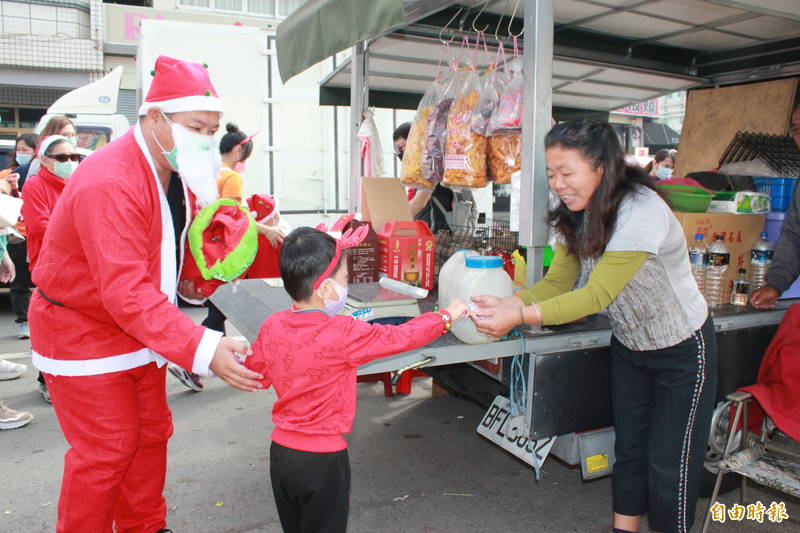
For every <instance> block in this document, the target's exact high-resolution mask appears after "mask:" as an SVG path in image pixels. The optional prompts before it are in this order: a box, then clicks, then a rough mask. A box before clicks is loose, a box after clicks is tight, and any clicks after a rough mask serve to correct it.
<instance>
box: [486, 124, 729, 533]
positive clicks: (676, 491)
mask: <svg viewBox="0 0 800 533" xmlns="http://www.w3.org/2000/svg"><path fill="white" fill-rule="evenodd" d="M545 156H546V162H547V175H548V180H549V184H550V189H551V190H552V191H553V193H555V194H556V195H557V196H558V198H559V199H560V201H559V203H558V206H557V207H555V208H554V209H552V210H551V211H550V213H549V216H548V221H549V223H550V226H551V227H552V228H553V230H554V231H555V234H556V252H555V256H554V258H553V262H552V265H551V267H550V269H549V270H548V272H547V275H546V276H545V277H544V278H543V279H542V280H541V281H540V282H538V283H537V284H535V285H534V286H533V287H531V288H529V289H526V290H522V291H520V292H518V293H517V294H516V295H515V296H512V297H510V298H505V299H502V300H501V299H499V298H495V297H492V296H481V297H477V298H474V301H475V303H476V304H477V305H478V306H479V310H478V311H476V312H475V315H476V318H474V319H473V320H474V321H475V325H476V327H477V329H478V331H480V332H482V333H485V334H487V335H490V336H493V337H502V336H503V335H505V334H506V333H508V331H510V330H511V329H512V328H513V327H515V326H519V325H527V324H541V325H556V324H565V323H568V322H572V321H574V320H576V319H579V318H582V317H585V316H587V315H591V314H594V313H598V312H600V311H602V310H603V309H607V312H608V317H609V322H610V326H611V333H612V337H611V345H610V353H611V396H612V403H613V414H614V424H615V430H616V443H615V447H614V451H615V455H616V463H615V464H614V472H613V477H612V493H613V512H614V516H613V521H614V525H613V528H614V529H613V531H614V532H615V533H625V532H635V531H639V525H640V521H641V517H642V516H643V515H646V514H648V515H649V521H650V528H651V530H652V531H657V532H662V533H666V532H669V533H676V532H687V531H689V530H690V529H691V527H692V524H693V522H694V514H695V507H696V504H697V495H698V490H699V483H700V480H701V477H702V472H703V468H704V467H703V458H704V456H705V450H706V445H707V443H708V435H709V430H710V424H711V413H712V410H713V408H714V398H715V394H716V380H717V378H716V368H717V366H716V338H715V336H714V325H713V322H712V320H711V316H710V314H709V312H708V307H707V305H706V303H705V300H704V299H703V296H702V294H700V291H699V290H698V288H697V284H696V283H693V282H692V281H693V278H692V273H691V268H690V266H689V257H688V255H687V254H686V239H685V237H684V234H683V229H682V228H681V226H680V224H679V223H678V221H677V219H676V218H675V215H674V214H673V213H672V211H671V210H670V208H669V206H668V205H667V204H666V203H665V202H664V200H663V199H661V197H660V196H659V195H658V193H657V192H656V191H655V185H654V184H653V182H652V180H651V179H650V178H649V177H648V176H647V174H645V173H643V172H642V171H641V170H640V169H639V168H638V167H631V166H627V165H626V164H625V153H624V152H623V150H622V148H621V146H620V144H619V139H618V137H617V135H616V134H615V133H614V129H613V128H612V127H611V126H610V125H609V124H608V123H605V122H597V121H590V120H583V119H581V120H575V121H570V122H564V123H562V124H559V125H557V126H555V127H554V128H553V129H552V130H550V132H549V133H548V134H547V136H546V138H545ZM576 282H577V284H578V286H579V288H577V289H573V287H575V285H576Z"/></svg>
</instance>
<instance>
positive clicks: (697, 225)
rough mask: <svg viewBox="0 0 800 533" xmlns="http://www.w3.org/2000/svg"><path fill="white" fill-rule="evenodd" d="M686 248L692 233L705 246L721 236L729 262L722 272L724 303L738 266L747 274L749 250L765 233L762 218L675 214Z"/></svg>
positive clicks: (758, 216) (728, 297)
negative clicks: (699, 234)
mask: <svg viewBox="0 0 800 533" xmlns="http://www.w3.org/2000/svg"><path fill="white" fill-rule="evenodd" d="M675 216H676V217H677V219H678V222H679V223H680V225H681V227H683V233H684V235H685V236H686V242H687V244H690V243H691V242H692V241H694V235H695V233H702V234H703V237H704V240H705V243H706V246H709V245H711V243H712V242H714V237H715V236H717V235H723V236H724V237H725V246H727V247H728V251H729V252H730V254H731V262H730V264H729V265H728V270H727V271H726V272H725V278H726V279H727V280H728V282H729V283H728V285H727V289H726V293H725V295H724V297H725V301H726V302H727V301H728V300H729V299H730V282H732V281H733V279H734V278H735V277H736V276H737V274H738V273H737V271H738V270H739V268H740V265H741V266H742V267H743V268H746V269H747V272H748V276H749V274H750V250H751V249H752V248H753V245H754V244H755V243H756V242H757V241H758V238H759V235H760V234H761V232H762V231H764V215H742V214H739V215H733V214H728V213H684V212H680V211H675Z"/></svg>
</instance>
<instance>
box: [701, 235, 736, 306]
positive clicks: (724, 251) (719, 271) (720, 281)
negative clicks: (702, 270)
mask: <svg viewBox="0 0 800 533" xmlns="http://www.w3.org/2000/svg"><path fill="white" fill-rule="evenodd" d="M730 262H731V254H730V252H729V251H728V247H727V246H725V237H724V236H723V235H717V236H716V237H714V242H713V243H711V246H709V247H708V269H707V270H706V292H705V297H706V301H707V302H708V305H709V307H719V306H720V305H722V304H723V303H724V302H725V300H724V298H725V285H726V283H725V272H726V271H727V270H728V265H729V264H730Z"/></svg>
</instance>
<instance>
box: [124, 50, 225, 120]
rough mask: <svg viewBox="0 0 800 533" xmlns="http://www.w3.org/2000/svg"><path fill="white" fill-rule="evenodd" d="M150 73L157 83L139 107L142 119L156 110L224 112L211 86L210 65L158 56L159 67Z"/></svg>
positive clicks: (151, 87) (152, 85)
mask: <svg viewBox="0 0 800 533" xmlns="http://www.w3.org/2000/svg"><path fill="white" fill-rule="evenodd" d="M150 73H151V74H152V75H153V83H152V84H151V85H150V90H149V91H148V93H147V97H146V98H145V99H144V102H143V103H142V105H141V107H140V108H139V116H142V115H144V114H146V113H147V111H148V110H149V109H150V108H153V107H157V108H158V109H160V110H161V111H163V112H164V113H181V112H184V111H219V112H220V113H221V112H222V100H220V98H219V95H218V94H217V91H216V89H214V86H213V85H211V79H210V78H209V76H208V65H206V64H204V63H193V62H191V61H183V60H181V59H175V58H174V57H167V56H158V59H156V68H155V69H154V70H152V71H151V72H150Z"/></svg>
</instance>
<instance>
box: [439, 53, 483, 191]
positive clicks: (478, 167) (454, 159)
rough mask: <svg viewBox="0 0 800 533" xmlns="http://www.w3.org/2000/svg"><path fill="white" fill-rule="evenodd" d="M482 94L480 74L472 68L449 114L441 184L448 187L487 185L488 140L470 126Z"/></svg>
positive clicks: (467, 73) (454, 99)
mask: <svg viewBox="0 0 800 533" xmlns="http://www.w3.org/2000/svg"><path fill="white" fill-rule="evenodd" d="M480 92H481V85H480V79H479V77H478V73H477V72H476V71H475V69H474V68H473V67H469V68H468V70H467V72H466V75H465V76H464V79H463V80H462V82H461V85H460V87H459V88H458V90H457V91H456V93H455V96H454V98H453V103H452V105H451V106H450V112H449V114H448V115H447V141H446V142H445V155H444V175H443V177H442V183H444V184H445V185H447V186H448V187H484V186H486V183H487V178H486V137H484V136H483V135H481V134H479V133H476V132H474V131H473V130H472V127H471V125H472V116H473V112H475V111H476V106H477V104H478V99H479V94H480Z"/></svg>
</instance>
